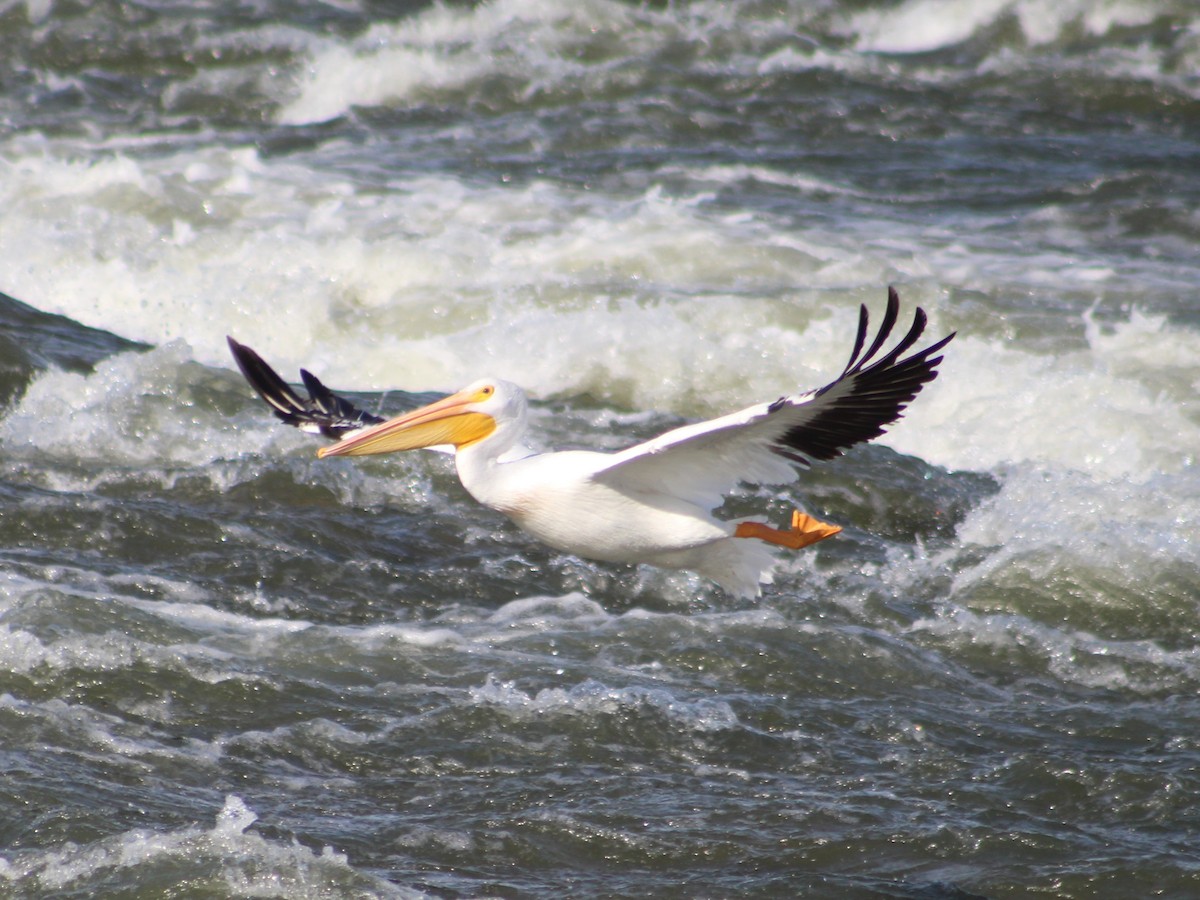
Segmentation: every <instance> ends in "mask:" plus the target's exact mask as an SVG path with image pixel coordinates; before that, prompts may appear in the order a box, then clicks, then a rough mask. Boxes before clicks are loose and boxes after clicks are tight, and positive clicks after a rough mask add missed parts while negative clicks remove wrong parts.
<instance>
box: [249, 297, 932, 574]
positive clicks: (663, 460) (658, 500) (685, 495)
mask: <svg viewBox="0 0 1200 900" xmlns="http://www.w3.org/2000/svg"><path fill="white" fill-rule="evenodd" d="M898 312H899V298H898V297H897V295H896V293H895V291H894V290H891V289H889V291H888V305H887V309H886V312H885V314H884V319H883V322H882V324H881V325H880V328H879V331H878V333H877V335H876V337H875V339H874V341H873V342H872V344H871V346H870V347H869V348H868V349H867V351H866V352H865V353H863V352H862V349H863V344H864V342H865V339H866V333H867V322H868V317H867V310H866V307H865V306H864V307H863V308H862V311H861V314H860V317H859V327H858V335H857V338H856V340H855V344H854V349H853V351H852V353H851V355H850V361H849V362H848V363H847V365H846V368H845V369H844V370H843V372H842V374H841V375H840V376H839V377H838V378H837V379H836V380H834V381H833V382H831V383H830V384H828V385H826V386H825V387H823V388H820V389H819V390H815V391H810V392H807V393H803V394H794V395H790V396H785V397H781V398H779V399H778V400H776V401H774V402H772V403H759V404H756V405H754V406H750V407H747V408H746V409H743V410H740V411H738V412H735V413H731V414H730V415H727V416H722V417H720V418H717V419H712V420H709V421H707V422H699V423H696V424H694V425H687V426H684V427H682V428H677V429H674V430H672V431H669V432H667V433H665V434H663V435H660V436H659V437H656V438H653V439H652V440H649V441H646V442H644V443H641V444H637V445H636V446H633V447H629V448H628V449H626V450H622V451H620V452H617V453H594V452H589V451H580V450H573V451H565V452H556V453H541V454H539V453H534V452H533V451H532V450H530V449H528V448H527V447H526V446H525V444H524V438H525V435H526V432H527V429H528V407H527V403H526V399H525V393H524V392H523V391H522V390H521V389H520V388H519V387H517V386H516V385H514V384H510V383H509V382H506V381H500V380H496V379H484V380H481V381H478V382H475V383H474V384H472V385H470V386H469V387H467V388H465V389H463V390H461V391H459V392H457V393H455V394H452V395H450V396H449V397H446V398H444V399H442V400H439V401H437V402H435V403H432V404H430V405H428V406H425V407H422V408H421V409H418V410H414V411H412V412H408V413H405V414H403V415H400V416H397V417H395V418H392V419H388V420H386V421H385V420H382V419H379V418H378V417H375V416H371V415H369V414H367V413H364V412H362V411H361V410H358V409H356V408H355V407H353V406H352V405H351V404H350V403H348V402H347V401H346V400H344V399H343V398H341V397H338V396H336V395H334V394H333V393H331V392H330V391H329V390H328V389H327V388H325V386H324V385H322V384H321V383H320V381H318V380H317V379H316V378H315V377H313V376H312V375H311V374H309V373H308V372H305V371H303V370H302V371H301V375H302V378H303V380H304V383H305V386H306V387H307V388H308V392H309V395H310V396H309V398H308V400H304V399H302V398H300V397H299V396H298V395H297V394H296V393H295V392H294V391H292V389H291V388H290V387H288V386H287V385H286V384H285V383H284V382H283V380H282V379H281V378H279V376H278V375H277V374H276V373H275V372H274V370H272V369H271V368H270V367H269V366H268V365H267V364H266V363H264V362H263V361H262V359H261V358H260V357H259V356H258V355H257V354H256V353H254V351H253V350H250V348H248V347H245V346H243V345H241V344H238V343H237V342H236V341H234V340H233V339H232V338H230V340H229V344H230V347H231V349H232V350H233V353H234V357H235V358H236V359H237V362H238V364H239V366H240V367H241V370H242V372H243V374H245V376H246V378H247V379H248V380H249V381H250V383H251V385H253V386H254V387H255V389H256V390H257V391H258V392H259V394H261V395H262V396H263V398H264V399H266V400H267V402H268V403H270V404H271V406H272V407H273V408H274V409H275V412H276V414H277V415H278V416H279V417H280V418H281V419H283V420H284V421H285V422H288V423H289V424H292V425H297V426H299V427H302V428H306V429H308V430H316V431H320V432H322V433H324V434H326V435H328V436H330V437H336V438H338V439H339V440H338V443H336V444H333V445H331V446H328V447H324V448H322V449H321V450H319V451H318V453H319V455H320V456H323V457H324V456H358V455H365V454H372V453H389V452H396V451H401V450H412V449H417V448H422V447H439V448H445V447H450V448H453V452H454V459H455V464H456V467H457V469H458V476H459V479H460V480H461V481H462V484H463V487H465V488H466V489H467V491H468V492H469V493H470V494H471V496H473V497H474V498H475V499H476V500H478V501H479V502H480V503H482V504H483V505H484V506H487V507H490V508H491V509H494V510H497V511H499V512H501V513H503V514H504V515H506V516H508V517H509V518H510V519H512V520H513V521H514V522H515V523H516V524H517V525H518V526H520V527H521V528H522V529H524V530H525V531H527V532H528V533H529V534H531V535H533V536H534V537H536V538H538V539H539V540H541V541H543V542H545V543H546V544H549V545H550V546H552V547H555V548H557V549H559V550H562V551H565V552H569V553H574V554H577V555H579V556H583V557H587V558H590V559H598V560H606V561H609V562H625V563H648V564H651V565H656V566H661V567H664V568H669V569H689V570H692V571H696V572H699V573H700V574H702V575H704V576H706V577H708V578H711V579H712V580H713V581H715V582H717V583H718V584H720V585H721V586H722V587H724V588H725V589H726V590H728V591H730V592H732V593H735V594H738V595H742V596H752V595H755V594H757V593H758V591H759V584H760V583H762V582H766V581H769V580H770V569H771V567H772V564H773V556H772V553H771V552H770V550H769V547H770V546H771V545H780V546H786V547H791V548H793V549H799V548H800V547H803V546H807V545H808V544H811V543H815V542H816V541H819V540H823V539H824V538H826V537H831V536H832V535H834V534H836V533H837V532H839V531H841V529H840V528H839V527H837V526H834V525H826V524H825V523H821V522H818V521H817V520H815V519H813V518H811V517H809V516H805V515H804V514H802V513H796V514H795V515H794V516H793V521H792V524H791V527H790V528H786V529H775V528H772V527H770V526H768V525H765V524H763V523H757V522H740V523H739V522H729V521H723V520H720V519H717V518H716V517H715V516H713V515H712V512H713V510H714V509H716V508H717V507H719V506H720V505H721V504H722V503H723V502H724V497H725V495H726V494H728V493H729V492H730V491H731V490H732V489H733V488H734V487H735V486H736V485H737V484H738V483H739V482H749V483H757V484H781V483H785V482H789V481H791V480H793V479H794V478H795V477H796V474H797V466H807V465H808V464H809V463H810V462H811V461H813V460H827V459H832V458H833V457H835V456H837V455H839V454H840V453H841V452H842V451H843V450H844V449H845V448H847V447H849V446H851V445H853V444H856V443H860V442H862V441H867V440H871V439H872V438H875V437H878V436H879V435H880V434H882V433H883V430H884V426H886V425H888V424H890V423H891V422H894V421H895V420H896V419H898V418H899V417H900V414H901V412H902V411H903V410H904V408H905V407H906V406H907V405H908V403H909V402H911V401H912V399H913V398H914V397H915V396H916V394H917V393H918V392H919V391H920V390H921V388H922V386H923V385H924V384H926V383H927V382H929V381H931V380H933V378H935V377H936V375H937V372H936V367H937V364H938V363H939V362H941V357H940V356H936V357H935V356H934V355H933V354H935V353H936V352H937V351H939V350H940V349H941V348H942V347H944V346H945V345H946V343H947V342H948V341H950V339H951V338H952V337H954V335H953V334H951V335H949V336H947V337H945V338H943V339H942V340H940V341H938V342H937V343H935V344H932V345H931V346H929V347H926V348H925V349H924V350H920V351H917V352H916V353H913V354H912V355H911V356H909V357H907V358H905V359H901V358H900V357H901V355H902V354H903V353H904V352H905V351H906V350H908V349H909V348H910V347H911V346H912V345H913V344H914V343H915V342H916V340H917V339H918V338H919V337H920V335H921V333H922V332H923V331H924V328H925V322H926V318H925V313H924V312H923V311H922V310H921V309H919V308H918V309H917V310H916V312H915V314H914V318H913V324H912V326H911V327H910V329H909V331H908V333H907V334H906V335H905V336H904V337H903V338H902V339H901V340H900V341H898V342H897V343H896V345H895V346H894V347H893V348H892V349H891V350H890V351H888V352H887V353H886V354H885V355H883V356H882V357H880V358H879V359H877V360H876V359H874V357H875V356H876V354H877V353H878V352H879V351H880V350H881V349H882V347H883V344H884V342H885V341H886V340H887V338H888V336H889V335H890V333H891V330H892V328H893V326H894V325H895V322H896V319H897V315H898Z"/></svg>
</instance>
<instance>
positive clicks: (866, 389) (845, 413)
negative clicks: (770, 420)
mask: <svg viewBox="0 0 1200 900" xmlns="http://www.w3.org/2000/svg"><path fill="white" fill-rule="evenodd" d="M899 310H900V298H899V295H898V294H897V293H896V290H895V288H891V287H889V288H888V304H887V309H886V310H885V311H884V315H883V320H882V322H880V325H879V330H878V332H877V333H876V335H875V338H874V340H873V341H872V342H871V345H870V347H869V348H868V349H867V351H866V353H863V354H862V355H861V356H860V355H859V352H860V350H861V349H862V345H863V343H864V342H865V340H866V329H867V321H868V317H867V310H866V307H865V306H864V307H863V308H862V310H861V312H860V314H859V325H858V335H857V336H856V338H855V342H854V351H853V352H852V353H851V354H850V361H849V362H848V363H847V364H846V368H845V370H844V371H843V372H842V374H841V376H839V377H838V378H837V380H835V381H833V382H831V383H829V384H827V385H825V386H824V387H822V388H819V389H818V390H816V391H813V392H812V393H810V394H806V395H803V396H800V397H792V398H787V399H786V401H783V402H780V401H776V403H773V404H772V405H771V408H770V411H771V412H772V413H781V414H784V415H786V413H785V412H784V410H786V409H787V408H789V407H790V408H792V409H795V410H796V411H797V416H796V418H798V419H799V421H797V422H796V424H794V425H792V426H791V427H789V428H787V429H786V430H785V431H783V433H782V434H781V435H780V436H779V438H778V439H776V440H774V441H773V442H772V445H771V449H772V450H773V451H774V452H775V453H777V454H779V455H780V456H783V457H785V458H787V459H790V460H792V461H793V462H803V463H808V462H811V461H812V460H828V459H833V458H834V457H836V456H840V455H841V454H842V452H843V451H845V450H846V449H847V448H849V447H851V446H853V445H854V444H858V443H862V442H864V441H869V440H872V439H873V438H877V437H879V436H880V435H881V434H883V433H884V430H885V426H887V425H890V424H891V423H892V422H895V421H896V420H897V419H899V418H900V416H901V414H902V413H903V411H904V410H905V409H906V408H907V406H908V404H909V403H911V402H912V400H913V398H915V397H916V395H917V394H918V393H919V392H920V391H921V388H923V387H924V386H925V385H926V384H928V383H929V382H930V381H932V380H933V379H934V378H936V377H937V366H938V364H939V363H941V361H942V357H941V356H934V354H935V353H937V352H938V351H939V350H941V349H942V348H943V347H945V346H946V344H948V343H949V342H950V341H951V339H953V338H954V334H950V335H947V336H946V337H944V338H942V339H941V340H940V341H937V342H936V343H934V344H931V345H930V346H928V347H926V348H924V349H923V350H919V351H917V352H916V353H913V354H912V355H911V356H909V357H908V358H907V359H901V358H900V357H901V356H902V355H903V354H904V353H905V352H906V351H907V350H909V349H910V348H911V347H912V346H913V345H914V344H915V343H916V342H917V341H918V340H919V339H920V337H921V335H922V334H923V333H924V331H925V327H926V325H927V323H928V317H927V316H926V315H925V311H924V310H923V309H921V308H920V307H917V309H916V310H915V312H914V314H913V322H912V325H911V326H910V327H909V329H908V332H907V333H906V334H905V335H904V337H903V338H901V339H900V340H899V341H898V342H897V343H896V345H895V346H894V347H892V349H891V350H889V351H888V352H887V353H886V354H884V355H883V356H882V357H880V358H879V359H875V356H876V354H878V353H879V352H880V350H881V349H882V348H883V346H884V345H885V344H886V343H887V339H888V338H889V337H890V336H891V332H892V330H893V328H894V327H895V325H896V321H897V319H898V318H899ZM806 407H807V409H806ZM805 413H807V415H805Z"/></svg>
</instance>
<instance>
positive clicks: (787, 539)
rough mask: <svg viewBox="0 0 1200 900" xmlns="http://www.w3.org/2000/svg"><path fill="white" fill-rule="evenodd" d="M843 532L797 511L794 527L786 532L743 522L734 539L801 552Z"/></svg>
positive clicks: (761, 524)
mask: <svg viewBox="0 0 1200 900" xmlns="http://www.w3.org/2000/svg"><path fill="white" fill-rule="evenodd" d="M841 530H842V527H841V526H840V525H830V524H829V523H828V522H822V521H821V520H820V519H814V518H813V517H812V516H810V515H809V514H808V513H802V512H800V510H795V511H794V512H793V513H792V527H791V528H789V529H788V530H786V531H781V530H780V529H778V528H772V527H771V526H770V525H766V524H764V523H762V522H741V523H739V524H738V527H737V530H735V531H734V533H733V534H734V537H740V538H757V539H758V540H760V541H764V542H766V543H768V544H776V545H778V546H780V547H787V548H789V549H791V550H800V549H801V548H803V547H807V546H809V545H810V544H815V543H817V541H823V540H825V538H830V537H833V536H834V535H835V534H837V533H838V532H840V531H841Z"/></svg>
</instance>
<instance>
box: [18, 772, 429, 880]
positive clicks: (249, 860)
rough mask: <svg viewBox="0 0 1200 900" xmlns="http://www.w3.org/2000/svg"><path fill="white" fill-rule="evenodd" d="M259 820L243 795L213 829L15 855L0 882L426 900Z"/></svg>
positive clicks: (142, 832) (228, 804) (125, 836)
mask: <svg viewBox="0 0 1200 900" xmlns="http://www.w3.org/2000/svg"><path fill="white" fill-rule="evenodd" d="M257 818H258V817H257V816H256V815H255V813H254V812H253V811H251V810H250V809H249V807H247V805H246V803H245V802H244V801H243V800H242V799H241V798H240V797H237V796H235V795H230V796H227V797H226V798H225V803H224V806H223V807H222V808H221V810H220V811H219V812H218V813H217V815H216V820H215V822H214V823H213V826H212V827H211V828H204V827H202V826H199V825H195V826H188V827H184V828H180V829H176V830H172V831H163V832H155V831H150V830H148V829H134V830H132V831H127V832H123V833H121V834H117V835H114V836H112V837H109V838H103V839H101V840H98V841H96V842H94V843H91V844H87V845H83V846H79V845H75V844H71V843H67V844H65V845H63V846H61V847H59V848H57V849H54V850H49V851H32V850H23V851H16V852H15V853H12V854H10V855H9V858H8V860H7V863H6V865H5V866H4V867H2V868H0V878H2V879H4V880H5V881H7V882H8V883H9V884H10V885H11V886H12V887H13V888H15V889H19V890H20V891H21V892H22V893H26V892H29V891H36V892H52V893H60V892H68V891H69V892H83V891H86V890H87V887H88V885H89V884H96V883H99V882H100V880H101V879H102V878H105V877H109V878H111V877H112V876H113V873H115V872H121V873H122V875H121V878H122V879H127V880H128V881H127V882H126V883H140V884H142V885H143V886H144V887H146V889H151V886H154V888H155V889H157V890H158V891H165V892H168V893H169V892H172V891H173V890H175V889H185V888H186V886H188V885H195V884H208V883H220V882H224V886H225V888H226V889H227V890H229V891H230V892H231V893H232V894H233V895H235V896H241V897H266V896H271V897H276V896H287V897H295V898H319V897H329V896H334V895H337V896H344V895H348V894H351V893H353V894H356V895H357V894H368V893H369V894H370V895H371V896H379V897H403V898H416V897H421V896H424V895H423V894H421V893H419V892H417V891H412V890H408V889H405V888H401V887H397V886H395V885H393V884H391V883H389V882H386V881H384V880H382V879H379V878H376V877H374V876H372V875H368V874H366V873H363V872H359V871H357V870H356V869H355V868H354V867H353V866H352V865H351V864H350V862H349V860H348V859H347V857H346V855H345V854H342V853H339V852H337V851H335V850H333V849H332V848H330V847H324V848H323V849H321V850H320V851H316V852H314V851H312V850H309V849H308V848H306V847H303V846H301V845H300V844H299V843H297V842H295V841H292V842H290V843H288V842H283V841H275V840H268V839H267V838H264V837H261V836H259V835H257V834H254V833H252V832H250V831H249V829H250V828H251V827H252V826H253V824H254V822H255V821H256V820H257Z"/></svg>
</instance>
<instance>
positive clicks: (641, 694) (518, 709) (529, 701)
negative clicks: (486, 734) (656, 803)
mask: <svg viewBox="0 0 1200 900" xmlns="http://www.w3.org/2000/svg"><path fill="white" fill-rule="evenodd" d="M470 699H471V701H472V702H474V703H478V704H484V705H488V706H495V707H499V708H501V709H504V710H505V711H506V712H507V713H509V714H510V715H514V716H518V717H525V716H530V717H542V716H550V715H563V716H574V715H584V716H597V715H613V714H628V713H636V712H637V711H638V710H643V709H649V710H653V711H654V712H656V713H658V714H660V715H663V716H665V717H666V718H667V719H668V720H669V721H670V722H671V723H672V724H674V725H676V726H678V727H681V728H685V729H688V730H690V731H720V730H724V729H729V728H735V727H737V725H738V718H737V715H736V714H735V713H734V711H733V708H732V707H730V705H729V704H728V703H725V702H724V701H720V700H708V699H699V700H680V699H678V698H676V697H675V696H673V695H672V694H671V693H670V692H669V691H667V690H665V689H661V688H640V687H625V688H612V687H609V686H607V685H605V684H601V683H600V682H598V681H593V680H590V679H589V680H588V681H584V682H582V683H580V684H577V685H575V686H574V687H571V688H567V689H563V688H543V689H542V690H540V691H538V692H537V693H536V694H527V693H525V692H524V691H522V690H520V689H519V688H517V687H516V686H515V684H513V683H512V682H501V681H497V680H496V679H495V678H494V677H492V676H489V677H488V679H487V681H486V682H485V683H484V684H483V685H482V686H481V687H478V688H472V689H471V691H470Z"/></svg>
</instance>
